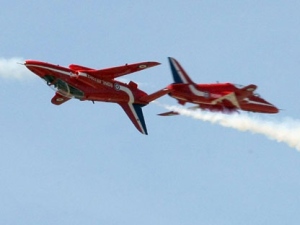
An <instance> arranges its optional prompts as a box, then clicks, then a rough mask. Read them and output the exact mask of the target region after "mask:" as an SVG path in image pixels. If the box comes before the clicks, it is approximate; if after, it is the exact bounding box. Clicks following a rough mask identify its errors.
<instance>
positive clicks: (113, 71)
mask: <svg viewBox="0 0 300 225" xmlns="http://www.w3.org/2000/svg"><path fill="white" fill-rule="evenodd" d="M157 65H160V63H158V62H141V63H135V64H126V65H124V66H117V67H112V68H107V69H101V70H93V69H84V67H82V69H80V66H78V65H70V67H72V68H73V69H76V68H77V69H79V70H78V71H80V72H81V73H86V74H89V75H91V76H94V77H97V78H100V79H114V78H117V77H120V76H124V75H127V74H130V73H134V72H138V71H141V70H144V69H148V68H150V67H153V66H157Z"/></svg>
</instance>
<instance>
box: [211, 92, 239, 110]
mask: <svg viewBox="0 0 300 225" xmlns="http://www.w3.org/2000/svg"><path fill="white" fill-rule="evenodd" d="M224 100H227V101H229V102H230V103H231V104H232V105H234V106H235V107H237V108H241V107H240V105H239V102H238V100H237V98H236V95H235V93H234V92H231V93H229V94H227V95H224V96H222V97H220V98H217V99H215V100H213V101H212V104H218V103H222V102H223V101H224Z"/></svg>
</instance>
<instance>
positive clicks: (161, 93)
mask: <svg viewBox="0 0 300 225" xmlns="http://www.w3.org/2000/svg"><path fill="white" fill-rule="evenodd" d="M168 93H170V90H169V89H168V88H164V89H161V90H159V91H157V92H154V93H152V94H150V95H146V96H143V97H142V98H141V99H140V100H141V101H143V102H147V103H149V102H152V101H154V100H155V99H158V98H160V97H162V96H164V95H165V94H168Z"/></svg>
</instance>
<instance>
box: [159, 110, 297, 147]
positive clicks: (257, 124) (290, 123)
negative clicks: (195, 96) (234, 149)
mask: <svg viewBox="0 0 300 225" xmlns="http://www.w3.org/2000/svg"><path fill="white" fill-rule="evenodd" d="M164 107H165V108H166V109H168V110H171V111H175V112H177V113H179V114H181V115H184V116H188V117H192V118H194V119H198V120H202V121H208V122H211V123H216V124H219V125H221V126H224V127H231V128H234V129H237V130H239V131H250V132H252V133H257V134H263V135H265V136H267V137H268V138H270V139H272V140H275V141H277V142H284V143H286V144H288V145H289V146H290V147H292V148H295V149H297V150H298V151H300V121H299V120H293V119H285V120H284V121H281V122H278V121H271V120H269V121H266V120H264V119H260V118H254V117H250V116H248V115H245V114H231V115H228V114H223V113H215V112H207V111H199V110H196V111H194V110H189V109H185V108H182V107H179V106H167V105H164Z"/></svg>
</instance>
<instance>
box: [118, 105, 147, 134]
mask: <svg viewBox="0 0 300 225" xmlns="http://www.w3.org/2000/svg"><path fill="white" fill-rule="evenodd" d="M120 106H121V107H122V108H123V110H124V111H125V112H126V114H127V116H128V117H129V119H130V120H131V121H132V123H133V124H134V126H135V127H136V128H137V129H138V130H139V131H140V132H141V133H142V134H148V133H147V127H146V123H145V120H144V116H143V111H142V106H143V105H140V104H131V103H120Z"/></svg>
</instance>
